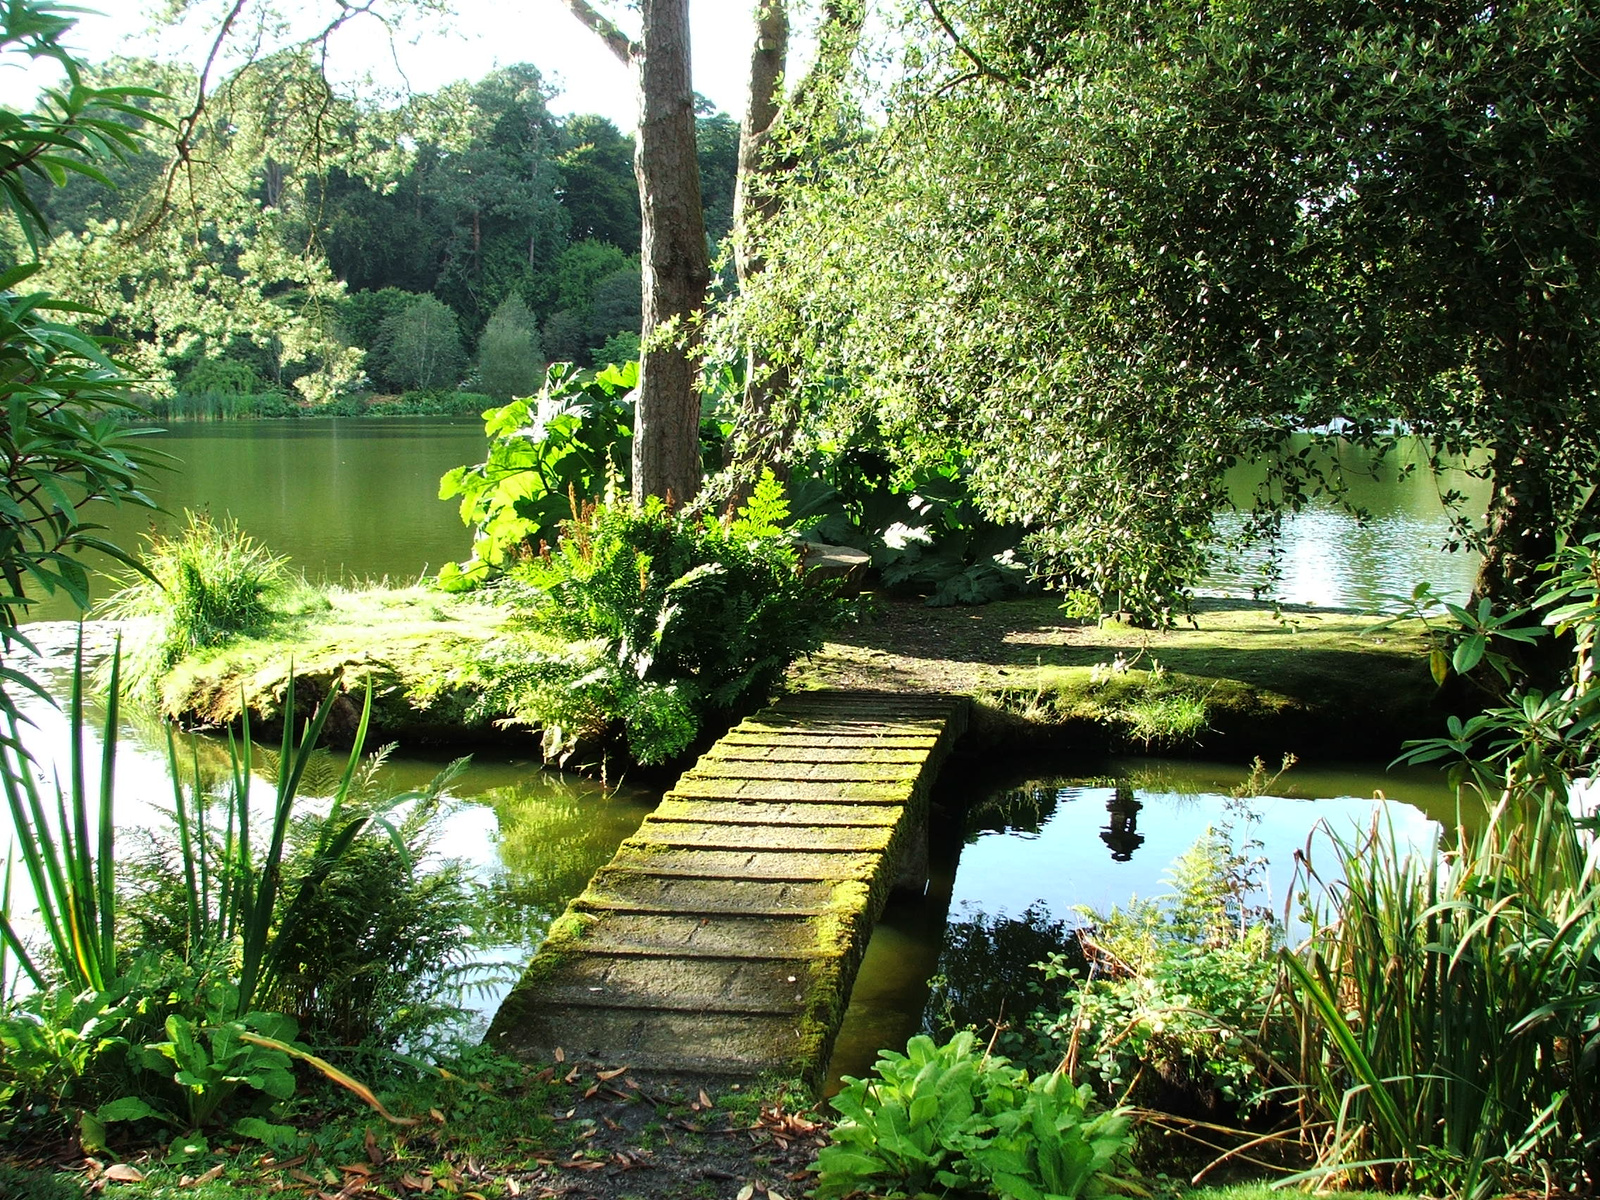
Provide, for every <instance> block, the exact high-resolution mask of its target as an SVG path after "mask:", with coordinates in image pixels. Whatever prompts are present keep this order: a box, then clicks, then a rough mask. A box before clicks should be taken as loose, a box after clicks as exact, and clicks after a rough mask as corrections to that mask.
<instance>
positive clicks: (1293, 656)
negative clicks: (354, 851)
mask: <svg viewBox="0 0 1600 1200" xmlns="http://www.w3.org/2000/svg"><path fill="white" fill-rule="evenodd" d="M505 619H506V614H505V612H504V611H503V610H501V609H499V608H497V607H496V606H494V605H493V604H492V603H488V602H484V601H478V600H473V599H467V598H462V597H458V596H451V595H447V594H445V593H441V592H437V591H434V590H431V589H428V588H425V587H421V586H415V587H410V588H383V587H377V588H371V589H366V590H348V591H346V590H336V591H333V592H330V593H329V594H328V596H327V602H326V604H325V605H309V606H306V611H303V612H301V613H299V614H298V615H295V616H293V617H291V618H288V619H286V620H284V621H282V622H280V623H279V624H278V625H277V626H275V627H274V628H273V630H272V632H271V633H270V635H267V636H261V637H254V638H246V639H240V640H237V641H234V642H232V643H230V644H228V645H227V646H225V647H223V648H222V649H220V650H216V651H209V652H202V653H200V654H197V655H195V656H192V657H190V658H187V659H185V660H184V661H182V662H181V663H179V664H178V666H177V667H176V668H175V669H174V670H173V671H172V672H171V673H170V674H169V675H168V676H167V678H166V679H165V680H164V682H163V685H162V689H161V704H162V708H163V710H164V711H166V712H167V713H168V714H170V715H173V716H176V717H178V718H179V719H181V720H183V721H184V722H185V723H188V724H198V725H206V726H222V725H229V724H233V723H235V722H236V721H237V720H238V718H239V715H240V711H241V697H242V702H243V704H244V705H246V706H248V708H249V710H250V712H251V715H252V719H253V720H255V721H257V722H258V723H260V722H262V721H266V722H268V723H269V724H270V722H271V721H272V719H273V718H274V717H275V715H276V713H277V711H278V707H279V705H280V704H281V698H282V693H283V688H284V684H285V680H286V677H287V674H288V669H289V663H290V662H291V660H292V661H293V663H294V667H295V671H296V673H297V675H299V676H300V677H301V678H302V679H304V680H305V681H306V682H305V684H304V685H303V686H305V687H306V688H307V689H308V695H309V694H310V693H309V689H313V688H315V689H323V688H326V687H327V685H328V684H329V682H331V681H334V680H337V681H338V682H339V685H340V687H341V689H342V690H344V691H346V692H350V693H354V694H356V695H357V696H359V693H360V690H361V689H362V688H363V687H364V686H365V684H366V681H367V680H368V679H371V680H372V683H373V688H374V725H375V728H376V731H377V736H379V737H383V738H399V739H401V740H407V741H419V742H428V743H435V744H448V743H451V742H473V741H481V740H485V739H497V738H504V737H507V736H512V737H521V738H527V737H528V736H529V735H528V733H527V732H526V731H524V732H523V733H521V734H508V733H506V732H505V731H504V730H502V729H500V728H499V727H498V726H496V724H495V723H494V720H493V717H494V715H495V714H489V713H484V712H481V711H479V710H480V709H481V708H482V707H483V706H482V704H481V699H482V695H483V689H484V683H485V680H484V678H483V676H482V674H481V672H480V670H479V669H478V668H477V667H476V666H475V662H474V660H475V658H476V656H477V652H478V651H479V650H480V649H481V648H482V647H483V646H484V645H485V644H486V643H488V642H489V641H490V640H491V639H492V638H494V637H495V635H496V634H497V633H498V632H499V630H500V628H501V626H502V625H503V623H504V621H505ZM1374 624H1375V622H1374V621H1373V620H1372V619H1371V618H1368V617H1364V616H1360V615H1357V614H1353V613H1349V612H1342V611H1337V610H1311V609H1293V610H1283V611H1282V612H1281V613H1280V612H1276V611H1275V610H1273V609H1271V608H1270V607H1268V606H1265V605H1253V604H1246V603H1242V602H1237V601H1216V602H1212V603H1210V604H1209V605H1206V606H1205V607H1203V608H1201V610H1200V611H1199V612H1198V613H1197V614H1196V622H1195V625H1194V626H1192V627H1184V628H1179V629H1174V630H1170V631H1165V632H1154V631H1150V630H1141V629H1134V628H1131V627H1128V626H1122V625H1116V624H1107V625H1100V626H1096V625H1094V624H1084V623H1080V622H1076V621H1070V620H1067V619H1064V618H1063V617H1062V616H1061V614H1060V611H1059V609H1058V608H1057V607H1056V606H1055V604H1054V603H1052V602H1051V600H1050V599H1049V598H1030V599H1024V600H1015V601H1008V602H1002V603H997V604H991V605H987V606H985V607H982V608H977V609H960V608H947V609H929V608H925V607H922V606H920V605H912V604H900V603H888V604H884V605H882V606H881V608H880V610H879V611H878V613H877V614H876V615H875V616H874V617H872V618H870V619H868V620H866V621H863V622H862V623H859V624H855V625H851V626H847V627H845V628H843V629H841V630H839V631H837V632H836V633H835V634H834V635H832V637H831V638H830V639H829V641H828V643H827V644H826V646H825V647H824V648H823V649H822V651H820V652H819V653H817V654H814V655H812V656H810V657H809V658H807V659H805V660H802V661H801V662H799V663H797V664H796V665H795V667H794V668H793V669H792V670H791V672H790V674H789V679H788V685H789V686H790V687H791V688H797V689H804V688H817V687H862V688H875V689H890V690H895V689H908V690H919V691H945V692H957V693H965V694H969V695H972V696H974V697H975V699H976V701H977V706H976V714H975V720H974V728H973V732H972V734H971V735H969V738H968V741H969V744H972V745H977V746H979V747H1006V748H1019V749H1022V748H1045V747H1049V748H1054V749H1058V750H1059V749H1069V750H1071V749H1083V750H1084V751H1086V752H1104V751H1107V750H1116V749H1130V748H1140V749H1147V748H1155V749H1160V750H1162V751H1164V752H1169V753H1205V754H1208V755H1209V754H1228V755H1232V756H1238V755H1244V756H1246V758H1247V757H1248V756H1249V755H1251V754H1256V753H1261V754H1277V753H1281V752H1285V751H1293V752H1294V753H1297V754H1302V755H1304V754H1320V755H1329V754H1338V755H1340V756H1342V757H1351V756H1355V757H1372V758H1382V757H1388V756H1392V754H1393V752H1394V751H1395V750H1396V749H1397V748H1398V746H1399V744H1400V742H1401V741H1403V740H1404V739H1406V738H1409V737H1415V736H1421V735H1423V734H1426V733H1429V732H1433V731H1435V730H1437V728H1438V727H1439V725H1440V724H1441V722H1442V719H1443V712H1444V709H1443V707H1442V705H1441V703H1440V701H1439V698H1438V690H1437V689H1436V688H1435V686H1434V684H1433V682H1432V680H1431V679H1430V678H1429V675H1428V669H1427V664H1426V650H1425V646H1424V643H1423V640H1422V638H1421V636H1420V628H1406V627H1401V628H1398V629H1396V628H1390V629H1388V630H1385V631H1384V632H1383V633H1382V634H1381V635H1379V636H1373V635H1371V634H1369V633H1367V632H1366V631H1367V630H1368V629H1369V628H1370V627H1371V626H1372V625H1374ZM349 707H350V713H351V717H352V719H353V714H354V712H355V711H356V707H357V706H356V705H355V704H353V703H352V704H351V705H350V706H349ZM335 726H336V728H338V727H339V722H338V720H337V719H336V721H335Z"/></svg>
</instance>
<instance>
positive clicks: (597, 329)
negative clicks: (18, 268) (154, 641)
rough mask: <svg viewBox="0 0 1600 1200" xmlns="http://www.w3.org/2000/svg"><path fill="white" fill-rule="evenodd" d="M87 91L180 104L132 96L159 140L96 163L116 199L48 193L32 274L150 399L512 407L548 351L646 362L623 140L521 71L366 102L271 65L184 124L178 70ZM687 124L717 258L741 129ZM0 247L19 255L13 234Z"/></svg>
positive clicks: (188, 89)
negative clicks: (96, 319)
mask: <svg viewBox="0 0 1600 1200" xmlns="http://www.w3.org/2000/svg"><path fill="white" fill-rule="evenodd" d="M86 81H87V82H89V83H91V84H93V85H96V86H111V85H117V84H127V83H133V82H137V83H140V84H144V85H149V84H151V83H152V81H153V82H154V85H155V86H156V87H158V88H159V89H160V90H161V91H163V92H164V93H166V94H167V95H168V96H169V97H172V98H173V99H172V100H170V101H159V100H153V101H144V102H143V105H142V106H143V107H145V108H147V109H148V111H149V114H150V120H149V121H148V122H146V123H145V124H146V127H147V130H148V131H149V132H151V133H152V134H153V136H151V137H148V138H147V139H146V140H145V141H144V143H143V149H142V150H141V151H140V152H138V153H136V154H133V155H129V156H126V157H125V158H124V159H123V160H122V161H117V162H112V163H109V164H108V167H107V173H108V174H109V175H110V177H111V179H112V181H113V182H114V183H115V184H116V188H115V190H110V191H108V190H107V189H106V188H104V187H102V186H100V185H99V184H98V183H97V181H95V180H93V179H90V178H84V177H78V176H73V177H70V178H68V179H67V180H66V182H65V185H64V186H61V187H56V188H49V187H46V186H45V185H44V184H43V182H40V183H38V185H37V186H36V190H35V200H36V202H37V204H38V206H39V209H40V211H41V212H42V214H43V215H44V217H45V218H46V220H47V222H48V226H49V233H50V238H51V240H50V242H49V243H48V245H47V246H46V247H45V248H44V254H43V257H44V260H45V263H46V267H45V278H46V280H47V281H48V282H49V284H50V285H51V286H52V287H53V288H54V289H55V290H57V291H58V292H59V293H61V294H62V295H64V296H65V297H66V298H68V299H69V300H72V301H75V302H77V303H81V304H84V305H86V306H88V307H92V308H94V309H95V310H96V311H97V312H99V313H101V314H103V316H104V320H103V322H102V323H101V325H100V327H99V329H98V332H101V333H103V334H107V335H110V336H112V337H115V338H117V339H118V340H119V341H120V342H121V344H122V345H123V347H124V348H125V349H124V357H125V358H126V359H127V360H128V361H129V362H130V363H131V365H133V366H134V367H135V368H136V369H137V370H138V371H139V372H140V373H141V374H142V375H144V376H145V377H146V378H147V379H149V380H150V381H151V384H152V388H151V390H152V392H153V394H155V395H157V396H161V395H163V394H166V393H170V392H173V391H175V392H177V393H178V394H179V396H180V397H183V396H188V397H192V398H202V399H203V398H210V399H211V400H212V401H213V402H215V403H225V402H226V401H227V400H229V399H230V398H235V399H236V398H240V397H250V398H251V400H250V401H248V402H247V403H246V406H245V407H246V410H247V411H277V410H281V409H283V408H286V407H287V406H289V405H291V404H293V405H307V404H312V405H325V404H328V403H329V402H332V401H335V400H337V399H338V398H339V397H341V396H347V395H349V394H351V393H352V392H359V391H372V392H378V393H403V392H408V391H438V390H455V389H458V388H460V389H462V390H465V391H469V392H473V393H483V394H485V395H489V396H495V397H501V398H504V397H509V396H511V395H513V394H527V393H528V392H531V391H533V390H535V389H536V388H537V386H538V382H539V380H540V379H541V378H542V373H543V366H544V364H545V363H546V362H548V361H556V360H561V361H572V362H576V363H579V364H580V365H590V364H595V363H605V362H610V361H620V360H625V359H627V358H630V357H633V356H635V355H636V354H637V351H638V338H639V329H640V324H641V320H640V307H641V305H640V265H639V236H640V229H639V220H640V219H639V197H638V189H637V185H636V183H635V180H634V174H633V154H634V144H633V138H632V136H631V135H628V134H625V133H623V132H621V131H620V130H619V129H618V128H617V127H616V126H615V125H614V124H612V123H611V122H610V121H609V120H607V119H606V118H604V117H601V116H596V115H592V114H576V115H566V116H558V115H555V114H552V112H551V111H550V108H549V103H550V101H551V100H552V98H553V96H554V92H553V89H551V88H550V87H549V85H547V84H546V83H545V82H544V80H543V79H542V78H541V76H540V74H539V71H538V70H537V69H536V68H535V67H533V66H531V65H528V64H517V65H514V66H509V67H505V68H502V69H499V70H496V71H494V72H493V73H491V74H489V75H488V76H486V77H485V78H483V79H481V80H478V81H477V82H474V83H459V84H454V85H450V86H448V87H446V88H443V89H441V90H440V91H438V92H435V93H431V94H426V95H413V96H408V97H390V98H386V99H380V100H376V101H372V102H368V101H365V100H361V101H351V100H349V99H345V98H340V97H338V96H336V95H335V93H334V92H333V90H332V89H331V88H330V87H329V85H328V84H327V82H326V80H325V79H324V78H323V76H322V75H321V72H320V71H319V70H318V68H317V66H316V65H315V64H314V63H313V62H312V61H311V60H310V59H309V58H308V57H306V56H304V55H283V56H279V57H277V58H274V59H267V60H263V61H259V62H255V63H252V64H250V65H249V66H248V67H246V68H244V69H242V70H241V71H240V72H239V73H238V74H236V75H235V76H233V77H232V78H230V79H228V80H226V81H225V82H224V83H223V84H222V85H221V86H220V87H217V88H216V89H215V90H214V92H213V93H212V94H211V96H210V97H209V98H208V101H207V104H206V105H205V106H204V107H203V108H202V109H201V110H200V111H199V112H198V113H197V114H192V113H190V112H189V111H187V110H186V106H187V105H189V104H192V100H191V99H190V98H191V97H193V96H194V95H195V94H196V88H195V80H194V78H193V77H192V75H190V74H189V73H188V72H187V71H186V70H185V69H182V68H175V67H173V66H170V65H167V64H160V63H154V62H150V61H140V60H129V59H123V60H115V61H112V62H109V63H107V64H103V65H101V66H100V67H97V68H95V69H94V70H93V71H92V72H91V74H90V77H89V78H88V79H87V80H86ZM128 121H129V123H135V122H134V121H133V120H132V118H128ZM163 123H164V126H165V127H163ZM697 127H698V128H697V134H698V145H699V164H700V174H701V189H702V194H703V197H704V207H705V220H706V234H707V238H708V241H709V242H710V243H711V250H712V252H713V254H714V253H715V251H716V247H717V244H718V243H719V242H720V241H721V240H722V239H723V238H725V237H726V236H727V234H728V231H729V228H730V226H731V225H732V220H733V193H734V176H735V171H736V166H737V151H738V140H739V127H738V122H737V121H736V120H734V119H733V118H732V117H730V116H728V115H727V114H725V113H721V112H717V111H715V110H713V109H712V107H711V106H710V105H709V104H708V103H703V102H702V103H701V104H700V105H699V106H698V115H697ZM175 146H176V148H177V153H176V155H175V154H174V147H175ZM0 238H3V239H4V240H6V241H8V242H11V243H12V244H11V245H9V246H5V247H3V248H0V253H4V254H5V257H8V258H11V259H12V260H13V261H18V260H20V259H22V258H24V257H26V255H25V253H24V247H23V246H22V245H21V244H20V242H21V234H20V230H19V229H16V228H7V229H6V230H5V231H4V232H3V233H0ZM274 393H276V397H274V395H273V394H274ZM275 405H276V407H275ZM197 411H204V409H203V406H202V407H201V408H199V409H197Z"/></svg>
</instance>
